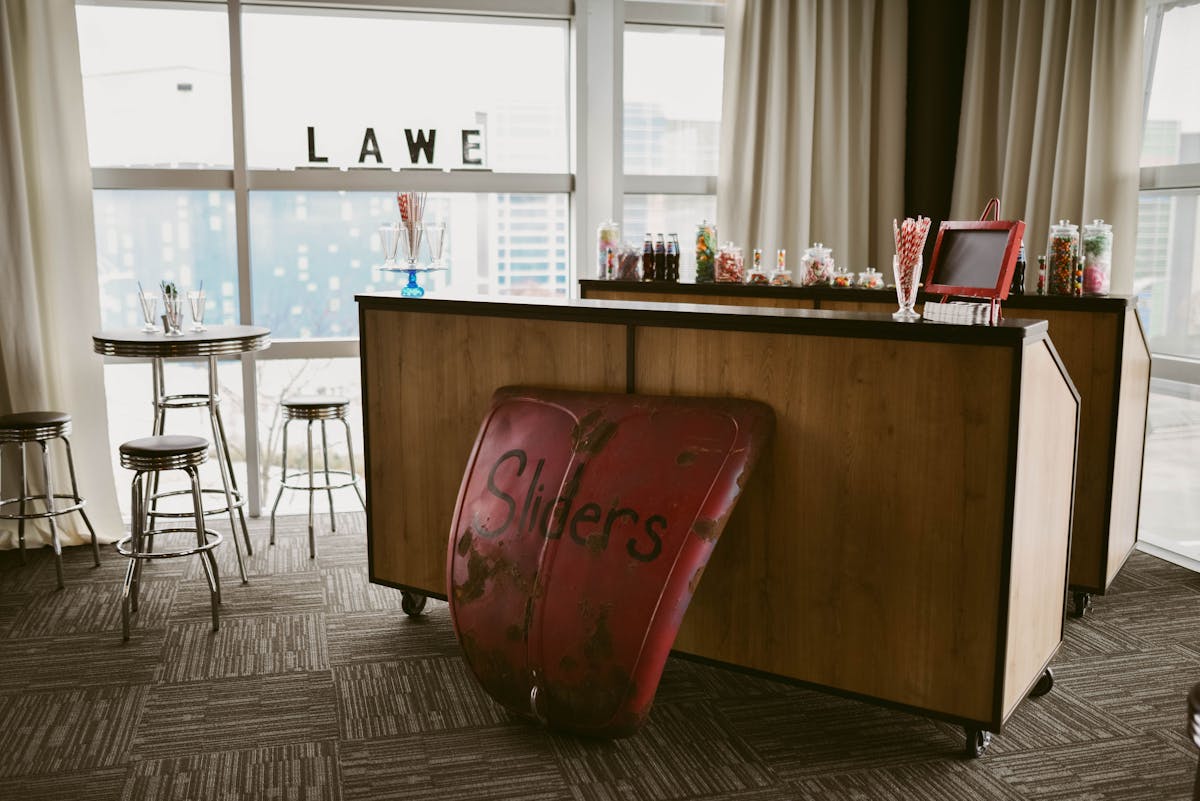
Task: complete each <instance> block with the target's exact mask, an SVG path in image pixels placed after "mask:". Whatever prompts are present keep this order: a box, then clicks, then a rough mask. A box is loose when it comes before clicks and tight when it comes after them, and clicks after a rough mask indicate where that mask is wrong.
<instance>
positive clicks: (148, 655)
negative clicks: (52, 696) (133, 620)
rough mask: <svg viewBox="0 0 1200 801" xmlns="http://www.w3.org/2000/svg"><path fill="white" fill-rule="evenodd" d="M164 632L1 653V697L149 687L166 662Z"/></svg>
mask: <svg viewBox="0 0 1200 801" xmlns="http://www.w3.org/2000/svg"><path fill="white" fill-rule="evenodd" d="M165 637H166V633H165V632H164V631H163V630H162V629H148V630H146V631H138V632H136V636H133V637H130V639H129V641H128V642H123V641H122V640H121V635H120V633H118V632H113V631H103V632H97V633H94V634H72V635H71V636H69V637H35V638H28V639H20V640H13V641H11V642H6V643H5V644H4V646H3V647H2V648H0V676H2V677H3V680H2V681H0V696H4V695H11V694H13V693H26V692H41V691H46V690H70V689H73V688H76V687H95V686H102V685H131V684H132V685H136V684H150V683H151V682H153V681H154V679H155V674H156V672H157V671H158V669H159V660H160V659H161V657H162V652H163V641H164V639H165Z"/></svg>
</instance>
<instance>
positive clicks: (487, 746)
mask: <svg viewBox="0 0 1200 801" xmlns="http://www.w3.org/2000/svg"><path fill="white" fill-rule="evenodd" d="M339 749H340V752H341V769H342V797H343V799H344V801H444V800H445V799H454V801H484V799H487V801H506V800H507V799H512V800H513V801H517V800H518V799H519V800H520V801H558V799H570V798H572V797H578V796H573V794H572V793H571V792H570V791H569V789H568V786H567V783H566V782H565V781H564V779H563V776H562V774H561V773H560V772H559V769H558V766H557V765H556V763H555V759H554V753H553V751H552V750H551V748H550V744H549V736H548V735H546V734H545V733H544V732H540V731H538V730H536V729H531V728H530V727H529V726H526V725H524V724H521V723H510V724H507V725H501V726H489V727H486V728H476V729H461V730H457V731H437V732H429V733H425V734H415V735H409V736H405V737H394V738H389V739H386V740H373V741H360V742H349V743H342V744H341V745H340V746H339Z"/></svg>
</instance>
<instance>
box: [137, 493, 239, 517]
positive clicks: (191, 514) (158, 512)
mask: <svg viewBox="0 0 1200 801" xmlns="http://www.w3.org/2000/svg"><path fill="white" fill-rule="evenodd" d="M191 494H192V491H191V490H190V489H178V490H169V491H167V492H158V493H155V494H154V495H152V496H150V497H149V498H147V499H146V505H147V508H149V504H150V503H151V502H153V501H157V500H161V499H162V498H171V497H174V496H177V495H187V496H189V497H190V496H191ZM200 494H201V495H204V494H208V495H219V496H220V497H221V499H222V500H224V498H225V490H223V489H218V488H216V487H207V488H202V489H201V490H200ZM229 496H230V497H231V498H233V508H234V509H241V508H242V507H244V506H245V505H246V498H245V496H244V495H242V493H241V490H235V489H233V488H232V487H231V488H230V489H229ZM228 511H229V507H228V506H222V507H220V508H213V509H205V510H204V516H205V517H212V516H213V515H223V514H225V513H227V512H228ZM152 515H153V516H154V517H168V518H180V517H188V518H191V517H195V516H196V513H195V512H194V511H193V510H191V509H188V510H187V511H186V512H164V511H162V510H161V509H159V510H155V511H154V512H153V513H152Z"/></svg>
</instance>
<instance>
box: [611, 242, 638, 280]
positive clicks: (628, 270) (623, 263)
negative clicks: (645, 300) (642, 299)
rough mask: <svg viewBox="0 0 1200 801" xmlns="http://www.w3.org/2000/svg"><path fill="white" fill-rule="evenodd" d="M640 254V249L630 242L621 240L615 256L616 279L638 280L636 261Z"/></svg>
mask: <svg viewBox="0 0 1200 801" xmlns="http://www.w3.org/2000/svg"><path fill="white" fill-rule="evenodd" d="M641 255H642V252H641V250H640V249H639V248H638V246H637V245H635V244H633V243H632V242H622V243H621V251H620V254H619V256H618V258H617V275H616V278H617V280H618V281H636V280H638V261H639V260H640V258H641Z"/></svg>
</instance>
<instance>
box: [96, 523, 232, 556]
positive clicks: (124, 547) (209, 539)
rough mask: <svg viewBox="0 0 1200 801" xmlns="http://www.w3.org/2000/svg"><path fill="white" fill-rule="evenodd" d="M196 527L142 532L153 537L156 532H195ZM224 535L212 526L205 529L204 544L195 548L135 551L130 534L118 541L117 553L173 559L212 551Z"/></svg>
mask: <svg viewBox="0 0 1200 801" xmlns="http://www.w3.org/2000/svg"><path fill="white" fill-rule="evenodd" d="M195 533H196V529H194V528H183V527H179V528H156V529H151V530H149V531H144V532H142V536H143V537H152V536H154V535H156V534H195ZM222 539H223V538H222V536H221V534H220V533H219V532H216V531H213V530H212V529H210V528H206V529H204V544H203V545H197V546H195V547H193V548H185V549H183V550H179V551H153V552H147V553H134V552H133V551H132V550H130V547H129V546H130V543H132V542H133V536H132V535H130V536H128V537H125V538H124V539H122V540H118V541H117V553H119V554H121V556H124V557H125V558H126V559H173V558H175V557H177V556H193V555H195V554H198V553H204V552H205V551H211V550H212V549H213V548H216V547H217V546H218V545H220V544H221V540H222Z"/></svg>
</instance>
